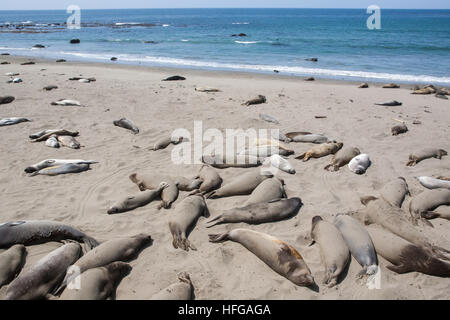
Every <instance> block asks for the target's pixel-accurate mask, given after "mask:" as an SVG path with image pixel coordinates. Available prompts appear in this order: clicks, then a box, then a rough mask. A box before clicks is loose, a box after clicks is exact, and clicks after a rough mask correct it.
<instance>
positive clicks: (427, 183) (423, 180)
mask: <svg viewBox="0 0 450 320" xmlns="http://www.w3.org/2000/svg"><path fill="white" fill-rule="evenodd" d="M417 180H419V182H420V184H421V185H423V186H424V187H425V188H428V189H438V188H445V189H450V180H443V179H435V178H432V177H417Z"/></svg>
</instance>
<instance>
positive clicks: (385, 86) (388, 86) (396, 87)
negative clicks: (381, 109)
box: [382, 83, 400, 89]
mask: <svg viewBox="0 0 450 320" xmlns="http://www.w3.org/2000/svg"><path fill="white" fill-rule="evenodd" d="M382 88H384V89H398V88H400V86H399V85H398V84H395V83H389V84H385V85H384V86H383V87H382Z"/></svg>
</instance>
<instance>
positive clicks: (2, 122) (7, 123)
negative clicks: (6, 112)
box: [0, 117, 31, 127]
mask: <svg viewBox="0 0 450 320" xmlns="http://www.w3.org/2000/svg"><path fill="white" fill-rule="evenodd" d="M30 121H31V120H30V119H27V118H17V117H14V118H5V119H0V127H5V126H12V125H15V124H18V123H22V122H30Z"/></svg>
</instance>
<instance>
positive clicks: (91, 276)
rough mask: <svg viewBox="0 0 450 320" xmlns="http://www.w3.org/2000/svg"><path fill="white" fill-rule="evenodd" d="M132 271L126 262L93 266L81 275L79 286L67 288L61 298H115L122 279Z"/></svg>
mask: <svg viewBox="0 0 450 320" xmlns="http://www.w3.org/2000/svg"><path fill="white" fill-rule="evenodd" d="M130 271H131V266H130V265H129V264H128V263H125V262H113V263H110V264H108V265H106V266H104V267H99V268H93V269H89V270H87V271H85V272H83V273H82V274H81V275H79V276H78V277H79V281H80V283H81V285H80V287H79V288H76V289H72V288H66V289H65V290H64V291H63V293H62V294H61V296H60V298H59V300H106V299H108V298H115V291H116V288H117V286H118V285H119V283H120V281H121V280H122V279H123V278H124V277H126V276H127V275H128V274H129V273H130Z"/></svg>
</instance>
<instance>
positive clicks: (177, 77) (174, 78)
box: [162, 76, 186, 81]
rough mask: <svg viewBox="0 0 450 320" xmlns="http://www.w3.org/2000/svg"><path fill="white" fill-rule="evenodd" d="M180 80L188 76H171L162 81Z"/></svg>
mask: <svg viewBox="0 0 450 320" xmlns="http://www.w3.org/2000/svg"><path fill="white" fill-rule="evenodd" d="M180 80H186V78H185V77H182V76H171V77H168V78H166V79H163V80H162V81H180Z"/></svg>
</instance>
